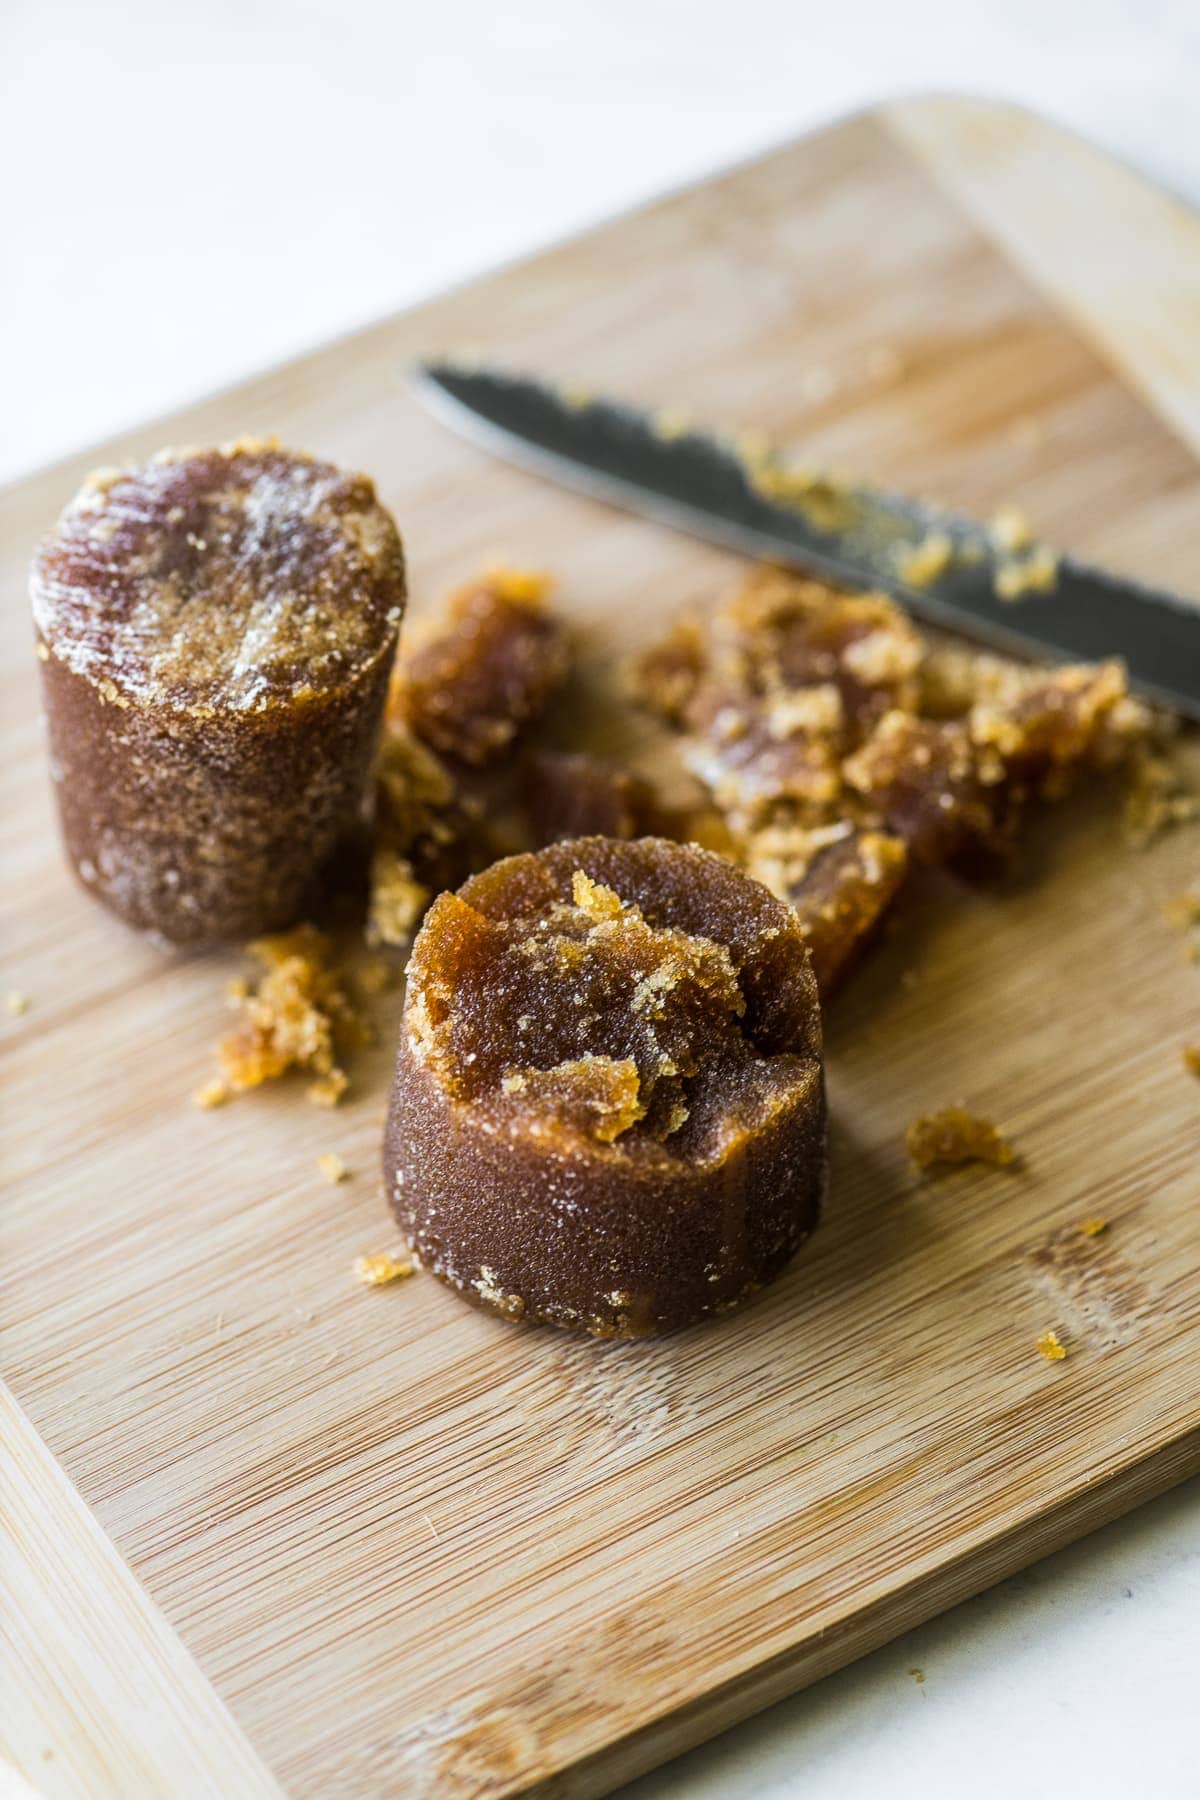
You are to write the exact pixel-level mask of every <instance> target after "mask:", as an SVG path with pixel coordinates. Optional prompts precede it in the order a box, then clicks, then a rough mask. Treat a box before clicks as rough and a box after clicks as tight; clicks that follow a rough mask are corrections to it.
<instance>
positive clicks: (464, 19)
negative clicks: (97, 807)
mask: <svg viewBox="0 0 1200 1800" xmlns="http://www.w3.org/2000/svg"><path fill="white" fill-rule="evenodd" d="M930 88H943V89H958V90H968V91H974V92H977V93H990V94H997V95H1001V96H1004V97H1006V98H1010V99H1016V100H1023V101H1025V102H1027V103H1028V104H1030V105H1033V106H1036V107H1038V108H1040V109H1041V110H1043V111H1045V112H1047V113H1049V114H1051V115H1052V116H1053V117H1055V118H1057V119H1059V120H1061V121H1062V122H1064V123H1066V124H1069V125H1073V126H1075V127H1076V128H1077V129H1079V130H1081V131H1084V132H1086V133H1088V134H1089V135H1090V136H1092V137H1094V138H1096V139H1097V140H1099V141H1100V142H1102V143H1104V144H1106V145H1108V146H1109V147H1110V148H1111V149H1113V150H1114V151H1116V152H1118V153H1119V154H1120V155H1122V156H1124V157H1126V158H1128V159H1129V160H1130V161H1132V162H1134V163H1136V164H1138V165H1139V166H1140V167H1141V168H1142V169H1144V170H1145V171H1146V172H1147V173H1149V174H1151V175H1152V176H1154V177H1155V178H1157V179H1158V180H1159V181H1161V182H1164V183H1166V184H1167V185H1169V186H1171V187H1173V188H1175V189H1176V190H1177V191H1178V192H1180V193H1182V194H1184V195H1185V196H1187V197H1189V198H1191V199H1192V200H1194V201H1196V202H1197V203H1198V204H1200V4H1197V0H1175V3H1174V4H1172V3H1171V0H1140V3H1138V4H1133V3H1126V0H907V3H906V4H903V5H902V4H899V3H898V0H874V3H873V4H872V3H868V0H821V3H820V4H813V3H812V0H737V3H736V4H723V5H722V4H717V3H716V0H507V3H505V4H496V3H495V0H490V3H489V0H425V4H423V5H412V4H407V3H405V0H356V3H355V4H345V3H344V4H341V5H334V4H329V3H328V0H324V3H322V0H208V3H205V0H196V3H195V4H191V5H184V4H172V3H171V0H107V4H104V5H98V4H96V0H0V208H2V212H3V225H4V230H3V235H2V237H0V243H2V245H3V262H2V265H0V266H2V269H3V276H2V278H0V479H3V478H7V477H12V476H17V475H20V474H23V473H25V472H26V471H28V470H30V469H32V468H34V467H35V466H37V465H39V464H42V463H45V462H47V461H49V460H51V459H52V458H55V457H57V456H59V455H62V454H64V453H66V452H68V451H72V450H75V449H78V448H80V447H81V446H82V445H84V444H86V443H88V442H90V441H94V440H96V439H98V438H101V437H103V436H105V435H107V434H108V433H110V432H112V431H114V430H116V429H118V428H120V427H122V426H126V425H130V424H133V423H136V422H138V421H139V420H141V419H143V418H145V417H146V416H148V415H152V414H155V413H158V412H164V411H167V410H170V409H172V408H174V407H176V406H178V405H179V404H180V403H181V402H183V401H186V400H189V399H192V398H195V397H197V396H198V395H200V394H202V393H204V392H206V391H208V390H211V389H212V388H214V387H217V386H221V385H224V384H226V383H229V382H231V381H233V380H236V379H237V378H238V377H239V376H242V375H245V374H249V373H251V372H253V371H254V370H256V369H258V368H260V367H261V366H263V365H264V364H267V363H273V362H278V361H281V360H283V359H285V358H287V357H290V356H293V355H295V354H296V353H297V352H299V351H302V350H304V349H306V348H307V347H309V346H311V345H313V344H315V343H318V342H320V341H321V340H322V339H325V338H328V337H330V336H332V335H334V334H337V333H339V332H342V331H345V330H347V329H349V328H351V327H353V326H356V325H358V324H361V323H364V322H366V321H367V320H370V319H372V318H374V317H377V316H379V315H381V314H384V313H387V312H390V311H392V310H393V309H394V308H396V307H399V306H403V305H405V304H406V303H408V302H410V301H413V300H415V299H417V298H419V297H421V296H423V295H426V294H428V293H430V292H432V291H434V290H435V289H437V288H440V287H443V286H445V285H446V284H447V283H450V282H454V281H458V280H460V279H461V278H463V277H465V276H468V275H470V274H472V273H474V272H475V271H477V270H480V269H482V268H485V267H487V266H488V265H489V264H492V263H495V262H497V261H498V260H501V259H505V258H510V257H513V256H517V255H520V254H523V253H524V252H526V251H529V250H531V249H533V248H535V247H536V246H538V245H541V244H544V243H545V242H547V241H548V240H550V239H552V238H555V237H558V236H561V235H563V234H565V233H567V232H572V231H575V230H576V229H578V228H579V227H580V226H582V225H585V224H587V223H589V222H591V221H593V220H595V219H598V218H600V217H602V216H604V215H606V214H610V213H612V212H615V211H617V210H619V209H621V208H623V207H625V206H627V205H629V204H631V203H632V202H635V201H638V200H642V199H644V198H645V197H646V196H648V195H650V194H652V193H655V192H657V191H659V190H661V189H663V188H665V187H669V186H672V185H675V184H677V183H679V182H681V181H684V180H687V179H690V178H692V177H695V176H697V175H700V174H702V173H704V172H705V171H708V170H711V169H713V168H715V167H718V166H720V165H722V164H724V163H728V162H730V161H732V160H734V159H736V158H739V157H741V156H744V155H746V154H748V153H751V152H754V151H756V150H759V149H761V148H763V147H764V146H765V145H768V144H770V143H772V142H774V141H778V140H780V139H783V138H785V137H787V136H790V135H792V134H794V133H796V132H798V131H801V130H804V129H806V128H808V127H810V126H813V125H816V124H819V123H820V122H821V121H823V120H826V119H829V118H831V117H833V116H835V115H836V114H838V113H840V112H844V111H845V110H847V109H849V108H852V107H856V106H859V105H862V104H864V103H866V102H869V101H871V100H874V99H877V98H879V97H881V96H883V95H886V94H891V93H896V92H902V91H911V90H914V89H930ZM1198 329H1200V326H1198ZM1198 1119H1200V1114H1198ZM1198 1379H1200V1372H1198ZM913 1669H919V1670H921V1671H922V1672H923V1674H924V1680H923V1681H922V1682H918V1681H917V1680H916V1678H915V1676H914V1675H913V1674H912V1673H911V1672H910V1671H912V1670H913ZM1198 1723H1200V1484H1198V1483H1192V1484H1191V1485H1190V1487H1186V1488H1183V1489H1180V1490H1177V1491H1176V1492H1175V1493H1174V1494H1172V1495H1169V1496H1167V1497H1166V1498H1165V1499H1163V1500H1161V1501H1159V1502H1157V1503H1156V1504H1155V1505H1153V1506H1150V1507H1146V1508H1144V1509H1142V1511H1141V1512H1139V1513H1137V1514H1135V1515H1133V1516H1132V1517H1131V1518H1130V1519H1128V1520H1126V1521H1123V1522H1122V1523H1120V1524H1118V1525H1116V1526H1113V1527H1110V1528H1109V1529H1108V1530H1107V1531H1105V1532H1102V1533H1099V1534H1097V1535H1096V1536H1095V1537H1093V1538H1091V1539H1089V1540H1087V1541H1085V1542H1084V1543H1082V1544H1080V1545H1077V1546H1076V1547H1074V1548H1073V1549H1071V1550H1069V1551H1066V1552H1064V1553H1063V1554H1062V1555H1060V1556H1058V1557H1055V1558H1053V1559H1051V1560H1050V1561H1048V1562H1046V1563H1044V1564H1042V1565H1040V1566H1039V1567H1038V1568H1036V1569H1034V1570H1031V1571H1029V1572H1028V1573H1027V1574H1025V1575H1023V1576H1020V1577H1018V1578H1017V1579H1015V1580H1013V1581H1010V1582H1008V1583H1006V1584H1005V1585H1004V1586H1003V1587H1001V1588H999V1589H996V1590H995V1591H994V1592H993V1593H991V1594H989V1595H985V1596H984V1597H982V1598H981V1599H979V1600H977V1601H974V1602H972V1603H970V1604H969V1605H967V1606H963V1607H960V1608H958V1609H957V1611H955V1612H953V1613H951V1614H949V1615H947V1616H946V1617H945V1618H943V1619H941V1620H939V1621H935V1622H934V1623H932V1624H931V1625H928V1626H926V1627H924V1628H923V1629H922V1630H920V1631H917V1632H914V1633H912V1634H910V1635H909V1636H908V1637H906V1638H905V1639H903V1640H901V1641H900V1642H898V1643H896V1644H894V1645H892V1646H890V1647H889V1648H887V1649H885V1650H881V1651H879V1652H877V1653H876V1654H875V1655H874V1656H872V1657H869V1658H867V1659H865V1660H864V1661H863V1662H860V1663H858V1664H857V1665H855V1666H854V1667H853V1668H851V1669H849V1670H846V1671H844V1672H843V1673H842V1674H840V1675H837V1676H833V1677H831V1678H830V1679H829V1680H827V1681H825V1682H822V1683H821V1684H820V1685H819V1686H817V1687H816V1688H813V1689H811V1690H810V1691H809V1692H808V1693H806V1694H803V1695H800V1696H798V1697H797V1698H796V1699H795V1700H792V1701H788V1702H785V1703H784V1704H783V1705H781V1706H779V1707H777V1708H775V1709H774V1711H772V1712H770V1713H767V1714H765V1715H763V1716H762V1717H761V1718H759V1719H757V1720H754V1721H751V1722H750V1723H749V1724H747V1725H745V1726H742V1727H741V1728H739V1729H738V1730H737V1731H735V1732H732V1733H729V1734H727V1735H726V1736H725V1737H723V1738H721V1739H718V1740H716V1741H715V1742H714V1743H712V1744H710V1745H708V1746H706V1747H704V1748H703V1749H701V1750H699V1751H697V1752H694V1753H693V1754H692V1755H691V1756H690V1757H687V1758H685V1759H683V1760H682V1761H681V1762H679V1763H676V1764H673V1765H671V1766H670V1767H669V1768H667V1769H665V1770H663V1771H661V1772H660V1773H658V1774H657V1775H654V1776H650V1777H648V1778H647V1779H646V1780H645V1781H644V1782H642V1783H640V1784H638V1785H637V1787H636V1789H635V1790H633V1791H634V1792H636V1794H637V1796H638V1800H652V1797H653V1800H683V1797H684V1796H697V1797H700V1800H706V1797H715V1796H721V1797H726V1796H728V1797H731V1800H732V1797H734V1796H736V1797H738V1800H749V1797H750V1796H755V1797H761V1800H781V1797H782V1796H785V1795H787V1796H791V1795H800V1794H804V1795H805V1796H811V1797H815V1800H859V1797H860V1796H861V1800H890V1797H893V1796H896V1797H900V1800H909V1797H911V1800H917V1797H918V1796H920V1800H951V1797H954V1800H958V1796H961V1795H965V1794H970V1795H971V1796H972V1797H973V1800H993V1797H995V1800H1008V1797H1010V1796H1018V1795H1027V1796H1031V1797H1036V1796H1040V1795H1047V1796H1049V1795H1061V1796H1070V1795H1086V1796H1087V1800H1109V1796H1112V1797H1113V1800H1116V1797H1117V1796H1120V1797H1121V1800H1128V1796H1129V1795H1130V1794H1131V1793H1132V1794H1134V1795H1137V1794H1139V1793H1153V1794H1154V1796H1155V1800H1191V1797H1194V1796H1197V1795H1200V1730H1198ZM230 1800H234V1797H230Z"/></svg>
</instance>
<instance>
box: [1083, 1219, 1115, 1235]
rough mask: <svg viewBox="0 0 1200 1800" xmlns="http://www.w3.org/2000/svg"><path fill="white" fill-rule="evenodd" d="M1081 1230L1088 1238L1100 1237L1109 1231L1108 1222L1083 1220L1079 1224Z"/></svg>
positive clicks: (1105, 1220)
mask: <svg viewBox="0 0 1200 1800" xmlns="http://www.w3.org/2000/svg"><path fill="white" fill-rule="evenodd" d="M1079 1229H1080V1231H1081V1232H1082V1233H1083V1235H1084V1237H1086V1238H1094V1237H1099V1236H1100V1234H1101V1232H1104V1231H1107V1230H1108V1220H1107V1219H1081V1220H1080V1222H1079Z"/></svg>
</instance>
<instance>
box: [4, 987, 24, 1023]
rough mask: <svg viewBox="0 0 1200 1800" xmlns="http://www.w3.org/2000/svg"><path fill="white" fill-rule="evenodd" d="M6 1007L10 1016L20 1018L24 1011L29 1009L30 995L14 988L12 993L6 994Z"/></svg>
mask: <svg viewBox="0 0 1200 1800" xmlns="http://www.w3.org/2000/svg"><path fill="white" fill-rule="evenodd" d="M4 1007H5V1011H6V1012H7V1013H8V1014H9V1015H10V1017H12V1018H14V1019H19V1018H20V1016H21V1014H22V1013H27V1012H28V1011H29V995H28V994H22V993H21V992H19V990H17V989H15V988H14V990H13V991H12V992H11V993H9V994H6V995H5V997H4Z"/></svg>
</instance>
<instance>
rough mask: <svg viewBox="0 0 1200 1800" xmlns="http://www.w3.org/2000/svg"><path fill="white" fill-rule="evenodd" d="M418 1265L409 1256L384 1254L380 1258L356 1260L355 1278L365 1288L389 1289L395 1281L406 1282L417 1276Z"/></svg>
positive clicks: (360, 1258)
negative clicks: (410, 1277)
mask: <svg viewBox="0 0 1200 1800" xmlns="http://www.w3.org/2000/svg"><path fill="white" fill-rule="evenodd" d="M416 1271H417V1265H416V1263H414V1262H413V1261H412V1260H411V1259H410V1258H409V1257H407V1256H400V1255H395V1254H392V1253H390V1252H386V1251H385V1252H384V1253H383V1254H381V1255H379V1256H360V1257H357V1258H356V1259H355V1263H354V1276H355V1279H356V1280H357V1281H360V1282H361V1283H362V1285H363V1287H387V1286H388V1285H389V1284H390V1283H391V1282H393V1281H406V1280H407V1279H408V1277H409V1276H410V1275H415V1274H416Z"/></svg>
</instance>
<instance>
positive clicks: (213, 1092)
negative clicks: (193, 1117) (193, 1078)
mask: <svg viewBox="0 0 1200 1800" xmlns="http://www.w3.org/2000/svg"><path fill="white" fill-rule="evenodd" d="M230 1097H231V1096H230V1090H229V1088H228V1087H227V1086H226V1084H225V1083H224V1082H223V1081H222V1080H221V1077H220V1076H219V1075H214V1076H213V1078H212V1080H211V1081H206V1082H205V1084H204V1086H203V1087H201V1088H197V1089H196V1092H195V1093H194V1094H193V1095H192V1104H193V1105H194V1106H198V1107H199V1108H200V1110H201V1112H212V1111H213V1110H214V1108H216V1107H218V1106H224V1104H225V1102H226V1101H227V1100H228V1099H229V1098H230Z"/></svg>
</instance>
